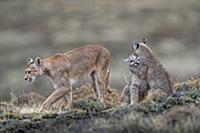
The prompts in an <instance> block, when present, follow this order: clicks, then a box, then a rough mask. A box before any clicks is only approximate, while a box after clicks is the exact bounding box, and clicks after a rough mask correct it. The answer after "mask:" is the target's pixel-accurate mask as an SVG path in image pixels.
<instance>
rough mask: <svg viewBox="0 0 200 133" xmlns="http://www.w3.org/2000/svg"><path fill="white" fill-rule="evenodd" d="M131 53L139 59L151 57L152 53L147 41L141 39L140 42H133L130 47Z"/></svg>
mask: <svg viewBox="0 0 200 133" xmlns="http://www.w3.org/2000/svg"><path fill="white" fill-rule="evenodd" d="M132 52H133V54H136V55H138V56H141V57H146V56H151V55H152V51H151V49H150V48H149V47H148V46H147V39H146V38H143V39H142V42H140V43H138V42H135V41H134V42H133V45H132Z"/></svg>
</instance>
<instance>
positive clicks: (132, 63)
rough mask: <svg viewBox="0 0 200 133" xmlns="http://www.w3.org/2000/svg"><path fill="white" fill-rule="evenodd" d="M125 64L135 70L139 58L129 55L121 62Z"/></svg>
mask: <svg viewBox="0 0 200 133" xmlns="http://www.w3.org/2000/svg"><path fill="white" fill-rule="evenodd" d="M123 61H124V62H125V63H126V64H128V65H129V67H135V68H137V67H138V65H139V64H140V62H141V57H139V56H137V55H135V54H131V55H130V56H129V57H128V58H127V59H124V60H123Z"/></svg>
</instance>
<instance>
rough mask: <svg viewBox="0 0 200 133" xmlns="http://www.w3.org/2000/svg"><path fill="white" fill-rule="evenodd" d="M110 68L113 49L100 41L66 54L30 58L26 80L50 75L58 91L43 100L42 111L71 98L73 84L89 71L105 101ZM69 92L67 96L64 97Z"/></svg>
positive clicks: (100, 96) (88, 73)
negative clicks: (110, 50) (110, 49)
mask: <svg viewBox="0 0 200 133" xmlns="http://www.w3.org/2000/svg"><path fill="white" fill-rule="evenodd" d="M109 69H110V53H109V51H108V50H107V49H105V48H104V47H102V46H100V45H86V46H83V47H80V48H76V49H73V50H71V51H69V52H67V53H65V54H56V55H54V56H51V57H48V58H45V59H40V58H36V59H35V61H33V59H29V60H28V67H27V68H26V70H25V73H26V74H25V80H27V81H30V82H31V81H32V80H33V79H34V78H35V77H37V76H40V75H46V76H48V77H50V78H51V80H52V83H53V86H54V88H55V91H54V92H53V93H52V94H51V95H50V96H49V97H48V98H47V99H46V101H45V102H44V103H43V105H42V107H41V109H40V111H43V110H44V109H46V108H49V107H50V106H51V105H52V104H53V103H55V102H56V101H58V100H59V99H61V98H64V99H65V100H66V101H67V102H68V103H69V104H71V102H72V85H73V84H74V83H76V81H77V80H79V79H80V78H81V77H83V76H84V75H89V76H90V77H91V80H92V85H93V88H94V91H95V94H96V96H97V98H98V99H99V100H101V101H102V102H103V97H104V95H105V94H106V91H107V90H106V89H107V85H108V78H109ZM66 95H68V96H67V97H65V96H66Z"/></svg>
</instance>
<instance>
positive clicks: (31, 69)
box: [24, 57, 43, 82]
mask: <svg viewBox="0 0 200 133" xmlns="http://www.w3.org/2000/svg"><path fill="white" fill-rule="evenodd" d="M27 65H28V67H27V68H26V69H25V76H24V80H25V81H27V82H33V81H34V80H35V78H36V77H37V76H40V75H42V73H43V72H42V69H41V66H42V61H41V59H40V58H39V57H37V58H36V59H35V61H34V60H33V59H32V58H28V60H27Z"/></svg>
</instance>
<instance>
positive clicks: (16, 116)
mask: <svg viewBox="0 0 200 133" xmlns="http://www.w3.org/2000/svg"><path fill="white" fill-rule="evenodd" d="M0 119H16V120H22V115H21V114H20V113H17V112H15V113H13V112H4V113H3V114H1V115H0Z"/></svg>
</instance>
